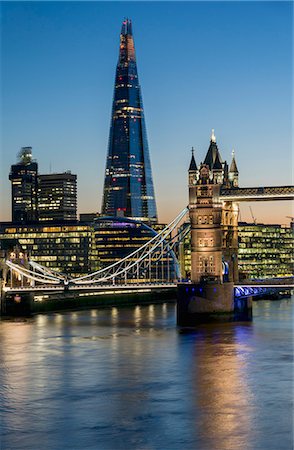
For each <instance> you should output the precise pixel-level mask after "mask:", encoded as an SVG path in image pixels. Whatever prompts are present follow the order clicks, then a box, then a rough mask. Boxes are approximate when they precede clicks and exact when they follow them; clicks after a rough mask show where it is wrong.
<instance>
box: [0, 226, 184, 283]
mask: <svg viewBox="0 0 294 450" xmlns="http://www.w3.org/2000/svg"><path fill="white" fill-rule="evenodd" d="M156 227H157V229H158V230H160V229H162V228H163V227H164V225H156ZM155 235H156V231H154V230H153V229H152V228H150V227H149V226H147V225H146V224H144V223H142V222H138V221H134V220H131V219H127V218H114V217H98V218H96V219H95V220H94V221H90V222H88V223H87V222H73V223H70V222H68V223H65V222H60V223H57V222H55V223H54V224H52V225H51V224H49V223H46V225H45V224H41V223H39V224H26V225H22V224H19V225H17V224H13V223H0V250H1V249H3V250H4V249H8V248H9V249H10V251H11V250H12V249H14V248H15V247H17V246H18V247H19V249H20V251H22V252H24V253H26V254H27V255H28V256H29V258H30V259H32V260H33V261H35V262H37V263H39V264H41V265H42V266H45V267H48V268H50V269H52V270H56V271H58V272H62V273H64V274H67V275H69V276H73V277H76V276H79V275H83V274H87V273H91V272H93V271H95V270H98V269H101V268H103V267H107V266H109V265H111V264H113V263H115V262H117V261H120V260H121V259H122V258H123V257H125V256H127V255H128V254H130V253H132V252H133V251H135V250H136V249H138V248H139V247H141V246H142V245H143V244H146V242H148V241H149V240H150V239H151V238H152V237H153V236H155ZM167 250H168V249H167V248H166V247H165V250H164V252H163V258H160V259H158V256H156V255H155V256H152V257H150V261H149V260H148V262H151V269H150V271H149V270H148V273H147V272H146V273H145V274H144V273H142V272H140V276H139V278H138V277H135V278H134V279H133V280H132V281H133V282H145V281H146V280H148V279H150V278H152V280H153V281H155V280H162V279H167V273H168V272H169V276H170V279H176V278H178V267H177V266H176V265H175V263H174V254H173V253H172V252H170V251H169V252H168V251H167ZM134 261H136V258H135V257H134Z"/></svg>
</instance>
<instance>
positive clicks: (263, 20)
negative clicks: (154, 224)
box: [0, 2, 294, 223]
mask: <svg viewBox="0 0 294 450" xmlns="http://www.w3.org/2000/svg"><path fill="white" fill-rule="evenodd" d="M125 17H128V18H130V19H132V22H133V32H134V39H135V48H136V54H137V64H138V72H139V80H140V84H141V88H142V94H143V105H144V111H145V119H146V126H147V134H148V141H149V150H150V156H151V164H152V171H153V181H154V187H155V195H156V200H157V208H158V213H159V220H160V221H161V222H167V221H170V220H171V219H172V218H173V217H175V216H176V215H177V213H178V212H180V211H181V210H182V209H183V208H184V207H185V206H186V204H187V202H188V188H187V168H188V166H189V161H190V157H191V151H190V149H191V147H192V146H194V147H195V149H196V162H197V164H199V163H200V161H202V160H203V159H204V157H205V154H206V151H207V148H208V146H209V140H210V134H211V129H212V128H214V130H215V135H216V139H217V143H218V146H219V149H220V152H221V155H222V158H223V159H226V160H228V161H229V163H230V161H231V151H232V149H233V148H234V149H235V154H236V160H237V165H238V169H239V185H240V186H244V187H245V186H271V185H290V184H293V179H292V151H291V149H292V121H293V115H292V70H293V67H292V50H293V49H292V34H293V4H292V3H291V2H226V3H225V2H224V3H223V2H128V3H125V2H31V3H29V2H6V3H5V2H4V3H2V17H1V22H2V23H1V28H2V51H1V66H2V69H1V72H2V101H1V106H2V142H1V146H2V150H1V155H2V164H1V173H0V175H1V181H0V186H1V216H0V220H2V221H3V220H10V218H11V216H10V203H11V199H10V182H9V180H8V174H9V170H10V166H11V164H14V163H15V162H16V155H17V153H18V151H19V149H20V148H21V147H22V146H32V147H33V155H34V158H36V159H37V161H38V163H39V172H40V173H50V171H51V172H63V171H66V170H71V171H72V173H76V174H77V176H78V210H79V212H94V211H100V209H101V201H102V190H103V181H104V170H105V162H106V155H107V144H108V135H109V127H110V115H111V107H112V96H113V88H114V76H115V67H116V63H117V58H118V49H119V33H120V28H121V23H122V20H123V19H124V18H125ZM251 207H252V210H253V213H254V215H255V217H256V219H257V221H258V222H268V223H289V219H287V218H286V216H291V215H294V214H293V210H292V209H291V204H290V202H281V203H277V202H272V203H252V204H251ZM241 220H243V221H244V220H247V221H252V218H251V214H250V210H249V205H248V204H244V205H242V207H241Z"/></svg>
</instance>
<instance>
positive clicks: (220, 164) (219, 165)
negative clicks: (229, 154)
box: [212, 152, 223, 169]
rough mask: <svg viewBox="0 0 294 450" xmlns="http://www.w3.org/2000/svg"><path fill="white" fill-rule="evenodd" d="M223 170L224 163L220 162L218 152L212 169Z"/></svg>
mask: <svg viewBox="0 0 294 450" xmlns="http://www.w3.org/2000/svg"><path fill="white" fill-rule="evenodd" d="M222 168H223V166H222V163H221V162H220V157H219V152H217V154H216V156H215V160H214V163H213V166H212V169H222Z"/></svg>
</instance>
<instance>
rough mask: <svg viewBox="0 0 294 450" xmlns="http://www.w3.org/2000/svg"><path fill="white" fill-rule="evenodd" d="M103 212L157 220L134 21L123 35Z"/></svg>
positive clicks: (108, 214)
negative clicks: (134, 35)
mask: <svg viewBox="0 0 294 450" xmlns="http://www.w3.org/2000/svg"><path fill="white" fill-rule="evenodd" d="M102 214H103V215H105V216H118V217H122V216H126V217H130V218H134V219H136V220H140V221H144V222H149V223H151V224H152V223H156V222H157V211H156V203H155V196H154V188H153V180H152V173H151V164H150V157H149V149H148V142H147V134H146V128H145V119H144V111H143V103H142V97H141V88H140V85H139V80H138V73H137V64H136V56H135V48H134V40H133V35H132V25H131V21H130V20H125V21H124V22H123V25H122V30H121V34H120V49H119V60H118V64H117V68H116V76H115V87H114V97H113V106H112V117H111V127H110V135H109V145H108V156H107V161H106V171H105V182H104V195H103V204H102Z"/></svg>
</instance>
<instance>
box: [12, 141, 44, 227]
mask: <svg viewBox="0 0 294 450" xmlns="http://www.w3.org/2000/svg"><path fill="white" fill-rule="evenodd" d="M9 180H10V181H11V210H12V221H13V222H24V223H27V222H33V221H35V220H37V219H38V163H37V162H36V161H34V160H33V157H32V147H22V149H21V150H20V152H19V154H18V162H17V164H13V165H12V166H11V171H10V174H9Z"/></svg>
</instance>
